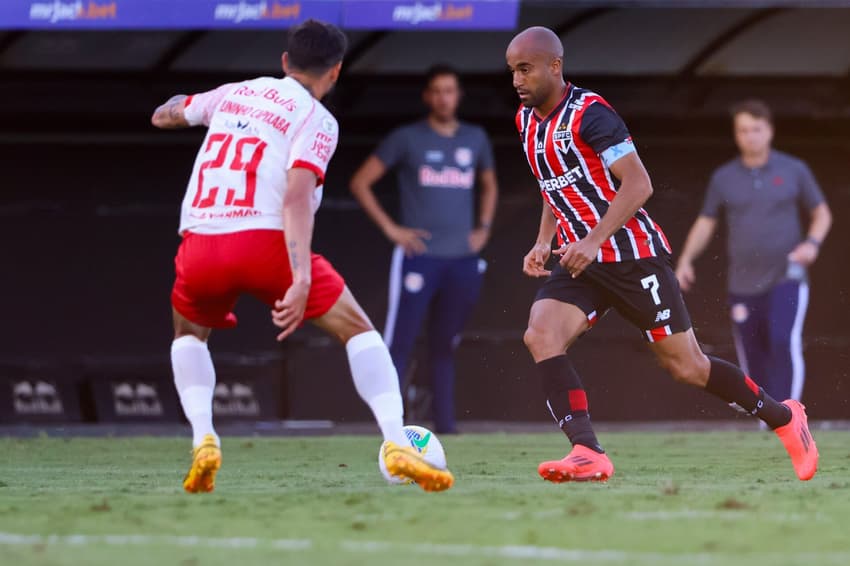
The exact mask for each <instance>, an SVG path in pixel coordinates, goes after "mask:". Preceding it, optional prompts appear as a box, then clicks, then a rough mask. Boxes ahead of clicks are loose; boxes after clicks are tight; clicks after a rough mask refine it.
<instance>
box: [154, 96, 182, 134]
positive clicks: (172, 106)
mask: <svg viewBox="0 0 850 566" xmlns="http://www.w3.org/2000/svg"><path fill="white" fill-rule="evenodd" d="M185 100H186V95H185V94H178V95H176V96H172V97H171V98H169V99H168V100H167V101H166V102H165V103H164V104H162V105H161V106H160V107H159V108H157V109H156V110H155V111H154V116H153V123H154V125H155V126H156V127H158V128H165V129H173V128H186V127H188V126H189V123H188V122H187V121H186V117H185V116H184V115H183V106H184V104H185Z"/></svg>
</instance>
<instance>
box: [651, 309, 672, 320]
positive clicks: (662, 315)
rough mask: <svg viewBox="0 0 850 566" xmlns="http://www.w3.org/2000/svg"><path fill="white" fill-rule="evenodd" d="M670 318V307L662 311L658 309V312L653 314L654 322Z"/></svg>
mask: <svg viewBox="0 0 850 566" xmlns="http://www.w3.org/2000/svg"><path fill="white" fill-rule="evenodd" d="M669 319H670V309H664V310H663V311H658V314H656V315H655V322H661V321H664V320H669Z"/></svg>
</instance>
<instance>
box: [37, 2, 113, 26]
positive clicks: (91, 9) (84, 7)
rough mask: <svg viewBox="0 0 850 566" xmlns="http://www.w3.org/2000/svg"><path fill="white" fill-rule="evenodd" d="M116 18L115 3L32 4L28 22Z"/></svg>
mask: <svg viewBox="0 0 850 566" xmlns="http://www.w3.org/2000/svg"><path fill="white" fill-rule="evenodd" d="M117 17H118V4H117V3H116V2H94V1H93V0H90V1H88V2H81V1H77V2H61V1H60V0H56V1H55V2H33V3H32V4H30V20H38V21H47V22H50V23H52V24H53V23H56V22H62V21H77V20H114V19H115V18H117Z"/></svg>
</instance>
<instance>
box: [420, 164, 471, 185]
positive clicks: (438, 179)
mask: <svg viewBox="0 0 850 566" xmlns="http://www.w3.org/2000/svg"><path fill="white" fill-rule="evenodd" d="M419 184H420V185H422V186H423V187H441V188H446V189H471V188H472V186H473V185H474V184H475V171H474V170H473V169H470V170H469V171H463V170H461V169H458V168H457V167H443V168H442V169H435V168H433V167H431V166H430V165H423V166H422V167H420V168H419Z"/></svg>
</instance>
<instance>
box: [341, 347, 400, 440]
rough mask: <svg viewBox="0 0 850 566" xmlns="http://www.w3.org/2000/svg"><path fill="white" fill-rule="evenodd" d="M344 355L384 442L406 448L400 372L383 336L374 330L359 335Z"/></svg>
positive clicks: (361, 396) (358, 391) (359, 392)
mask: <svg viewBox="0 0 850 566" xmlns="http://www.w3.org/2000/svg"><path fill="white" fill-rule="evenodd" d="M345 351H346V352H347V353H348V363H349V365H350V366H351V375H352V376H353V377H354V387H355V388H356V389H357V393H358V394H359V395H360V398H361V399H363V400H364V401H365V402H366V404H367V405H369V408H370V409H372V414H373V415H375V420H376V421H378V427H380V429H381V434H383V435H384V440H392V441H393V442H395V443H396V444H401V445H405V444H407V437H406V436H405V435H404V430H403V429H402V427H403V426H404V408H403V405H402V402H401V392H400V391H399V386H398V372H396V369H395V366H394V365H393V360H392V358H391V357H390V352H389V350H387V345H386V344H384V341H383V340H382V339H381V335H380V334H378V333H377V332H376V331H374V330H371V331H369V332H364V333H363V334H358V335H357V336H355V337H353V338H351V339H350V340H349V341H348V342H347V343H346V344H345Z"/></svg>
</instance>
